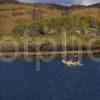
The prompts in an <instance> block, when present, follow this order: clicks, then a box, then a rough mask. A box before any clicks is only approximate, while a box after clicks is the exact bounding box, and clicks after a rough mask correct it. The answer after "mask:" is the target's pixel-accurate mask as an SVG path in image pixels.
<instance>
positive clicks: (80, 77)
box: [0, 57, 100, 100]
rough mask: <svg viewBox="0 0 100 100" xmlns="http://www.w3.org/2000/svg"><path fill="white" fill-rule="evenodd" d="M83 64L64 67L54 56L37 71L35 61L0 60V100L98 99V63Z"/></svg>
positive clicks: (99, 75) (88, 62) (84, 61)
mask: <svg viewBox="0 0 100 100" xmlns="http://www.w3.org/2000/svg"><path fill="white" fill-rule="evenodd" d="M83 64H84V66H81V67H67V66H65V65H63V64H62V63H61V58H60V57H56V58H55V59H54V60H52V61H51V62H49V63H44V62H42V61H41V71H40V72H37V71H36V64H35V61H33V62H26V61H25V60H15V61H13V62H9V63H7V62H3V61H0V100H100V62H98V63H97V62H93V61H92V60H90V59H89V58H84V59H83Z"/></svg>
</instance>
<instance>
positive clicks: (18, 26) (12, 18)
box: [0, 0, 100, 44]
mask: <svg viewBox="0 0 100 100" xmlns="http://www.w3.org/2000/svg"><path fill="white" fill-rule="evenodd" d="M7 1H8V0H7ZM10 1H12V0H10ZM15 2H16V0H15ZM33 11H37V12H38V14H40V15H41V14H42V15H41V16H42V18H41V16H40V15H39V17H40V19H39V20H41V21H39V22H40V23H39V22H36V21H34V20H33V17H34V16H33ZM99 11H100V4H95V5H91V6H83V5H73V6H71V7H66V6H60V5H56V4H22V3H20V4H16V3H0V37H2V36H9V35H10V36H15V38H17V39H19V38H20V36H21V35H22V32H23V31H24V30H25V29H26V24H28V25H29V24H30V25H29V29H30V32H31V33H30V34H31V37H30V38H31V39H32V40H33V42H35V39H36V38H37V39H38V40H41V41H42V42H43V43H45V42H48V41H49V40H50V41H55V42H57V43H58V44H59V43H61V40H60V39H61V30H63V28H61V27H62V25H63V24H64V25H67V24H68V23H67V19H66V18H67V17H68V16H69V26H68V25H67V26H68V27H69V28H68V30H67V35H68V36H69V37H70V36H72V34H73V30H75V27H76V29H78V28H81V29H82V30H83V31H85V30H86V29H87V28H88V27H89V23H88V22H89V19H90V18H93V19H95V22H96V23H95V24H96V25H97V28H98V30H99V29H100V26H99V25H100V18H99V16H100V13H99ZM38 14H37V16H38ZM37 16H36V17H37ZM82 19H83V21H82ZM72 21H73V22H74V23H73V22H72ZM80 24H81V26H80ZM35 29H37V30H35ZM39 32H40V34H38V33H39ZM35 33H36V34H38V35H36V34H35ZM83 33H84V32H83ZM41 34H42V35H41ZM79 35H80V38H81V41H83V42H82V43H85V44H87V41H88V40H89V38H88V37H87V36H86V35H82V32H81V33H80V34H79ZM40 38H41V39H40ZM98 38H99V37H98ZM56 40H57V41H56ZM69 41H70V40H69Z"/></svg>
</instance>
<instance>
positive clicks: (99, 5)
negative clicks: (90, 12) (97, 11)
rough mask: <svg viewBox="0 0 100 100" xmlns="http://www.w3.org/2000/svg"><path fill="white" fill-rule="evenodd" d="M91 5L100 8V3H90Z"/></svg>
mask: <svg viewBox="0 0 100 100" xmlns="http://www.w3.org/2000/svg"><path fill="white" fill-rule="evenodd" d="M89 7H96V8H100V3H97V4H93V5H90V6H89Z"/></svg>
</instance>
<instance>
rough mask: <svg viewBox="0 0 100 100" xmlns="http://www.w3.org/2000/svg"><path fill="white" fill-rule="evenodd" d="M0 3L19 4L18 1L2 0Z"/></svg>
mask: <svg viewBox="0 0 100 100" xmlns="http://www.w3.org/2000/svg"><path fill="white" fill-rule="evenodd" d="M0 3H19V1H17V0H0Z"/></svg>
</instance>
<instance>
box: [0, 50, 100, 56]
mask: <svg viewBox="0 0 100 100" xmlns="http://www.w3.org/2000/svg"><path fill="white" fill-rule="evenodd" d="M66 54H69V55H71V54H80V55H91V54H98V55H99V54H100V50H93V51H67V52H63V51H42V52H0V57H4V56H5V57H10V56H15V57H23V56H46V55H66Z"/></svg>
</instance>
